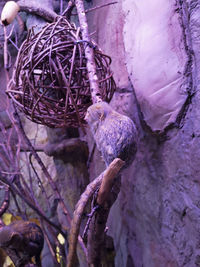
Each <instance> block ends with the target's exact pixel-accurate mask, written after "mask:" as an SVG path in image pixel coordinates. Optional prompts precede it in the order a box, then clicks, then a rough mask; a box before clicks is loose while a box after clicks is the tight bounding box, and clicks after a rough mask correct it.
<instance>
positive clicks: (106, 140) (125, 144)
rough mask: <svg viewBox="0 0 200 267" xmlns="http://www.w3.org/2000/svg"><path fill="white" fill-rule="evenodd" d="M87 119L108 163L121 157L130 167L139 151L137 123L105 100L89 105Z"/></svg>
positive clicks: (98, 147) (126, 165)
mask: <svg viewBox="0 0 200 267" xmlns="http://www.w3.org/2000/svg"><path fill="white" fill-rule="evenodd" d="M85 120H86V122H87V123H88V125H89V127H90V130H91V133H92V135H93V138H94V140H95V142H96V145H97V149H98V150H99V151H100V152H101V154H102V156H103V159H104V161H105V163H106V165H107V166H108V165H109V164H110V163H111V162H112V161H113V160H114V159H115V158H120V159H122V160H123V161H125V167H128V166H129V165H130V164H131V163H132V161H133V160H134V158H135V155H136V152H137V143H138V141H137V140H138V131H137V128H136V125H135V123H134V122H133V121H132V120H131V119H130V118H129V117H128V116H125V115H122V114H120V113H118V112H116V111H115V110H114V109H113V108H112V107H111V106H110V105H109V104H108V103H106V102H104V101H102V102H98V103H95V104H93V105H91V106H89V108H88V109H87V112H86V115H85Z"/></svg>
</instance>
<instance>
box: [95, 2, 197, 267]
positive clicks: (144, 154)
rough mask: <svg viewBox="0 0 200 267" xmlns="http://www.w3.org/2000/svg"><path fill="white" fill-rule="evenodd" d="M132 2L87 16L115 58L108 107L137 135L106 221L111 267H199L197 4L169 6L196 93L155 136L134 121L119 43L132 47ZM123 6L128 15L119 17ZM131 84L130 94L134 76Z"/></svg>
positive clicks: (133, 105) (124, 55) (125, 59)
mask: <svg viewBox="0 0 200 267" xmlns="http://www.w3.org/2000/svg"><path fill="white" fill-rule="evenodd" d="M97 2H98V4H101V3H102V1H94V5H95V4H97ZM99 2H101V3H99ZM106 2H108V1H106ZM132 2H133V1H128V0H127V1H123V2H122V1H119V2H118V4H116V5H113V6H111V7H107V8H106V10H102V9H101V10H98V11H97V12H95V14H94V15H91V18H90V22H91V23H93V24H92V25H93V26H92V27H91V28H92V29H91V31H93V30H94V28H95V29H96V30H97V32H96V35H97V36H96V39H97V42H98V43H99V45H100V46H101V48H102V49H103V50H104V51H106V53H108V54H109V55H111V57H112V59H113V63H112V70H113V71H114V76H115V77H116V82H117V86H118V88H119V89H118V93H117V94H116V95H115V98H114V100H113V103H112V104H113V105H114V106H116V107H117V109H118V110H120V109H121V111H122V112H125V113H126V112H127V114H129V115H130V116H131V117H132V118H134V119H135V121H136V122H137V125H138V129H139V131H140V136H141V138H140V143H139V146H138V147H139V151H138V153H137V157H136V160H135V162H133V164H132V166H131V167H130V168H129V169H127V170H125V171H124V175H123V178H122V187H121V193H120V195H119V197H118V200H117V201H116V203H115V204H114V206H113V208H112V211H111V214H110V216H109V233H110V234H111V235H112V236H113V238H114V243H115V249H116V258H115V265H116V266H124V267H132V266H135V267H142V266H144V267H166V266H168V267H182V266H186V267H191V266H194V267H195V266H200V237H199V233H200V228H199V218H200V205H199V194H200V184H199V173H200V164H199V160H200V156H199V155H200V150H199V137H200V124H199V117H200V108H199V106H200V103H199V101H200V95H199V75H200V69H199V64H200V63H199V62H200V61H199V56H200V54H199V53H200V52H199V45H200V37H199V36H200V34H199V33H200V27H199V25H200V23H199V22H200V15H199V14H200V13H199V9H200V1H199V0H196V1H184V3H182V1H176V4H177V5H176V6H174V5H173V3H172V2H173V1H172V2H171V5H172V8H179V14H180V16H181V18H182V24H181V25H182V27H183V33H185V34H186V36H185V38H186V40H185V41H187V46H186V47H185V48H186V51H187V56H188V55H189V56H190V67H192V68H191V69H190V73H189V74H188V75H189V76H190V78H191V77H192V80H191V81H190V84H189V90H191V91H194V90H195V91H196V94H195V95H194V96H193V97H192V98H191V103H189V105H188V109H187V113H186V116H185V118H184V119H183V120H182V124H181V127H179V128H178V127H177V128H176V127H174V128H172V129H169V130H168V131H167V133H166V138H163V137H162V136H159V135H158V136H156V135H155V134H153V133H152V132H151V131H149V130H148V128H146V127H143V125H144V124H143V123H142V124H140V123H138V122H139V120H140V119H141V113H140V109H139V112H136V110H137V101H136V100H135V99H134V92H133V91H131V86H130V83H129V79H128V77H130V76H131V75H132V73H131V72H130V70H131V68H132V66H134V57H133V58H130V54H129V53H126V51H125V49H124V43H123V38H124V37H126V45H129V46H130V47H131V45H132V39H131V38H130V39H129V38H128V37H127V36H124V34H127V32H132V31H133V24H131V23H130V22H128V24H129V27H128V25H126V19H128V17H127V18H125V17H124V15H127V9H128V7H130V8H131V6H132ZM146 2H147V1H146ZM151 2H153V1H148V2H147V3H146V7H145V6H144V8H146V9H147V11H148V10H151V6H150V5H151ZM167 2H168V1H167ZM122 3H123V4H122ZM125 3H126V5H127V6H126V13H123V11H125V10H123V8H124V6H123V5H124V4H125ZM129 12H132V10H130V11H129ZM102 22H103V24H102ZM90 25H91V24H90ZM131 25H132V26H131ZM123 29H126V33H125V32H123ZM109 36H112V38H109ZM192 51H193V52H194V57H191V54H192ZM162 53H164V51H162ZM192 59H193V61H191V60H192ZM126 62H127V65H126ZM126 67H127V68H126ZM158 67H159V66H158ZM144 79H146V77H144ZM131 81H132V82H133V87H134V88H135V81H134V77H133V79H131ZM124 91H126V93H125V94H124ZM127 91H128V96H127ZM130 96H131V97H130ZM116 99H117V101H116ZM128 102H129V104H127V103H128ZM119 103H120V104H119ZM140 108H141V107H140ZM140 121H141V120H140ZM95 162H96V161H95ZM96 165H97V164H96ZM96 165H95V168H96V169H97V167H96Z"/></svg>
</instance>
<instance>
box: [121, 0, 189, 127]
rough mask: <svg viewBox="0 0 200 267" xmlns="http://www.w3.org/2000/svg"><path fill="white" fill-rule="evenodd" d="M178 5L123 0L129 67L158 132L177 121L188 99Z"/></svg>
mask: <svg viewBox="0 0 200 267" xmlns="http://www.w3.org/2000/svg"><path fill="white" fill-rule="evenodd" d="M175 4H176V1H174V0H173V1H172V0H148V1H147V0H140V1H137V0H133V1H129V0H124V1H122V7H123V10H124V15H125V23H124V29H123V31H124V46H125V51H126V54H127V56H126V62H127V69H128V72H129V74H130V78H131V81H132V83H133V86H134V89H135V92H136V97H137V99H138V101H139V104H140V107H141V111H142V113H143V115H144V119H145V121H146V123H147V124H148V125H149V126H150V127H151V128H152V130H154V131H156V130H158V131H160V130H163V129H164V128H165V127H166V126H168V125H169V124H170V123H173V122H175V120H176V117H177V115H178V113H179V112H180V110H181V108H182V105H183V104H184V102H185V101H186V98H187V93H186V90H185V82H186V78H185V76H184V71H185V67H186V65H187V62H188V58H187V54H186V50H185V46H184V35H183V29H182V27H181V15H180V14H179V13H178V8H177V6H176V5H175ZM130 29H131V30H130Z"/></svg>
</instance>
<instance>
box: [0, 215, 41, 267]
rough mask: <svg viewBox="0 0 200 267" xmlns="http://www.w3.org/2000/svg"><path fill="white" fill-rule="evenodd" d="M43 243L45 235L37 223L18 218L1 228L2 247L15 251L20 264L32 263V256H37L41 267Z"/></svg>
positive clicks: (36, 258) (0, 245)
mask: <svg viewBox="0 0 200 267" xmlns="http://www.w3.org/2000/svg"><path fill="white" fill-rule="evenodd" d="M43 245H44V235H43V232H42V230H41V228H40V227H39V226H38V225H37V224H36V223H33V222H30V221H23V220H18V221H14V222H12V223H11V224H9V225H6V226H3V227H1V228H0V247H1V248H2V249H4V250H5V251H6V250H9V251H12V252H13V253H15V255H16V257H17V258H18V263H19V266H21V265H22V266H24V265H25V264H31V263H32V262H31V258H32V257H35V262H36V265H37V266H38V267H40V266H41V260H40V254H41V251H42V249H43Z"/></svg>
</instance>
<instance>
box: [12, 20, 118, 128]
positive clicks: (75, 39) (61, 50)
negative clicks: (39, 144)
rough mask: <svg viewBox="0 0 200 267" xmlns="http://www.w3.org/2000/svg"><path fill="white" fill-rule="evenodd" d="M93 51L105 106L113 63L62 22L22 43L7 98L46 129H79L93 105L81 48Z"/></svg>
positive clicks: (111, 84)
mask: <svg viewBox="0 0 200 267" xmlns="http://www.w3.org/2000/svg"><path fill="white" fill-rule="evenodd" d="M87 45H90V46H91V45H92V46H93V47H94V55H95V63H96V68H97V76H98V79H99V89H100V92H99V94H100V96H101V98H102V100H103V101H106V102H109V101H110V100H111V98H112V95H113V93H114V91H115V82H114V80H113V77H112V72H111V71H110V67H109V66H110V63H111V59H110V57H109V56H107V55H104V54H103V53H102V52H101V51H100V50H99V49H98V47H97V46H96V45H95V44H94V43H93V42H92V43H87V42H85V41H84V40H82V37H81V33H80V29H79V28H76V27H75V26H74V25H71V24H70V23H69V22H68V21H67V20H66V19H65V18H62V17H59V18H58V19H57V21H55V22H53V23H51V24H47V25H46V26H45V27H44V28H43V29H42V30H41V31H40V32H39V33H37V34H34V31H33V30H32V31H31V32H30V33H29V34H28V37H27V39H26V40H25V41H24V42H23V44H22V46H21V48H20V50H19V53H18V56H17V60H16V64H15V68H14V71H13V77H12V80H11V82H10V85H9V89H8V91H7V93H8V94H9V96H10V97H11V98H12V99H13V101H14V102H15V103H16V104H17V107H18V108H19V109H20V110H22V111H23V112H24V113H25V115H26V116H27V117H28V118H29V119H31V120H32V121H34V122H36V123H41V124H43V125H47V126H49V127H79V126H83V125H84V124H85V123H86V122H85V121H84V116H85V113H86V110H87V108H88V107H89V106H90V105H91V104H92V99H91V94H90V85H89V80H88V72H87V68H86V58H85V47H86V46H87Z"/></svg>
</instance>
